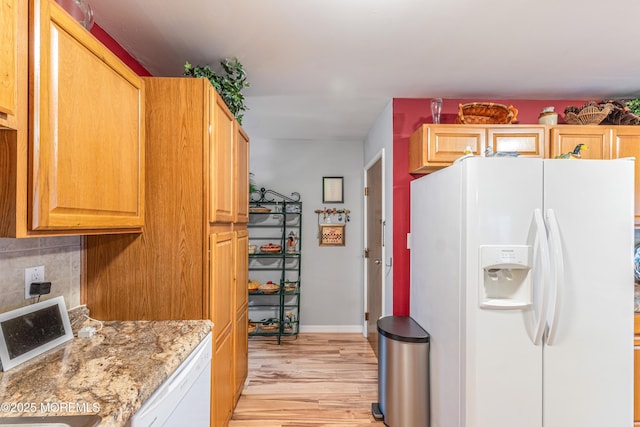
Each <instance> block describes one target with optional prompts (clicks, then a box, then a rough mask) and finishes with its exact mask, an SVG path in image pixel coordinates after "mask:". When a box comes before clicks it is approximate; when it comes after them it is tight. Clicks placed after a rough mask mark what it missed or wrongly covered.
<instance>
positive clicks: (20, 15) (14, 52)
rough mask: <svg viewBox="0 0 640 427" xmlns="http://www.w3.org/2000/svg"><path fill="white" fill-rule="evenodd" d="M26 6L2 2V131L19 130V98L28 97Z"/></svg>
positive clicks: (18, 1)
mask: <svg viewBox="0 0 640 427" xmlns="http://www.w3.org/2000/svg"><path fill="white" fill-rule="evenodd" d="M27 18H28V17H27V2H26V1H24V0H0V127H7V128H11V129H16V128H17V127H18V118H17V115H18V114H26V111H24V112H21V111H19V103H20V100H19V97H21V96H26V86H24V88H22V85H24V84H26V75H27V63H26V57H27V31H26V30H27Z"/></svg>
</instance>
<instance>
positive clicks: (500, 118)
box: [456, 102, 518, 125]
mask: <svg viewBox="0 0 640 427" xmlns="http://www.w3.org/2000/svg"><path fill="white" fill-rule="evenodd" d="M517 115H518V109H517V108H515V107H514V106H513V105H510V106H508V107H507V106H506V105H502V104H495V103H493V102H472V103H470V104H459V106H458V117H457V118H456V123H459V124H468V125H497V124H504V125H506V124H510V123H513V122H515V121H516V117H517Z"/></svg>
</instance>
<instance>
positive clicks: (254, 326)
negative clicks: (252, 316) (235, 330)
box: [247, 323, 256, 334]
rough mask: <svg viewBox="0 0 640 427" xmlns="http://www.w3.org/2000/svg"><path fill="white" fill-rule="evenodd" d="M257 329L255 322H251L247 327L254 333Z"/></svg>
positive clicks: (249, 331)
mask: <svg viewBox="0 0 640 427" xmlns="http://www.w3.org/2000/svg"><path fill="white" fill-rule="evenodd" d="M255 331H256V324H255V323H249V326H248V327H247V332H248V333H250V334H252V333H254V332H255Z"/></svg>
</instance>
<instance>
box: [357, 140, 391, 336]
mask: <svg viewBox="0 0 640 427" xmlns="http://www.w3.org/2000/svg"><path fill="white" fill-rule="evenodd" d="M378 160H380V165H381V169H382V170H381V180H380V181H381V188H380V196H381V204H382V206H381V208H382V224H383V225H382V252H381V253H382V263H383V266H382V277H381V278H380V280H381V282H380V286H381V288H382V289H381V291H382V292H380V294H381V299H382V301H380V304H381V308H382V312H383V313H384V308H385V305H384V304H385V298H384V295H385V290H386V283H385V278H386V274H385V268H386V266H387V264H386V250H385V246H386V245H385V231H386V223H387V215H386V211H385V204H386V203H385V202H386V195H385V180H386V175H385V162H384V161H385V155H384V148H382V149H380V151H379V152H378V153H377V154H376V155H375V156H373V158H372V159H371V160H369V162H368V163H367V164H366V165H365V167H364V169H363V171H362V174H363V176H364V188H366V187H367V185H368V183H367V171H368V170H369V169H370V168H371V167H372V166H373V165H374V164H375V163H376V162H377V161H378ZM362 198H363V199H364V209H363V211H362V216H363V218H362V223H363V224H364V230H363V231H364V232H363V234H364V246H363V247H362V271H363V277H364V281H363V292H362V297H363V299H364V301H363V307H364V313H366V312H367V311H368V310H369V307H368V304H367V294H368V292H367V281H368V274H367V262H368V258H365V256H364V250H365V248H367V247H368V242H367V209H368V207H369V206H368V203H367V196H365V194H364V191H363V192H362ZM364 313H363V316H362V335H363V336H364V337H367V321H366V319H365V318H364Z"/></svg>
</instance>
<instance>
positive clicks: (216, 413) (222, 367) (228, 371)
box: [211, 325, 234, 427]
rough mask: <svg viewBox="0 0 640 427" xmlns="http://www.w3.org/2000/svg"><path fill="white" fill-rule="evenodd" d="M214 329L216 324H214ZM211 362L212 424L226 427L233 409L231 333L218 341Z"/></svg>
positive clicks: (217, 426) (214, 426) (216, 426)
mask: <svg viewBox="0 0 640 427" xmlns="http://www.w3.org/2000/svg"><path fill="white" fill-rule="evenodd" d="M213 327H214V329H215V328H216V325H214V326H213ZM214 345H215V348H214V352H213V357H212V361H211V363H212V364H213V365H212V369H211V371H212V375H211V420H212V422H211V425H212V426H213V427H226V426H227V424H228V422H229V420H230V419H231V413H232V411H233V397H234V389H233V370H232V367H233V362H232V357H233V340H232V338H231V334H227V335H226V336H225V337H223V339H221V340H219V341H218V342H216V343H215V344H214Z"/></svg>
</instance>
